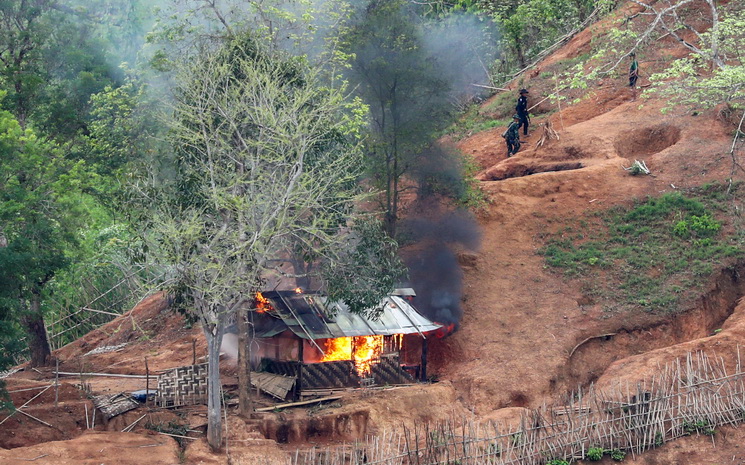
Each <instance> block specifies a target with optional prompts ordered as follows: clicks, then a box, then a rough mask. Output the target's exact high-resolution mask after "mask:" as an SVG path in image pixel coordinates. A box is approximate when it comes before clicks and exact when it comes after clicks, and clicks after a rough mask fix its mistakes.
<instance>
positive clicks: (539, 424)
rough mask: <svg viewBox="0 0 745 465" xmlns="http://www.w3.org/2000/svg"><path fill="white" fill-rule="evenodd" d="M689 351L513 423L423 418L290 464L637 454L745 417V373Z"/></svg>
mask: <svg viewBox="0 0 745 465" xmlns="http://www.w3.org/2000/svg"><path fill="white" fill-rule="evenodd" d="M730 371H732V373H728V370H727V368H726V367H725V364H724V362H723V361H722V360H721V359H716V358H714V359H712V358H710V357H708V356H707V355H706V354H704V353H702V352H696V353H689V354H688V355H687V356H686V357H684V358H682V359H678V360H676V361H675V362H674V363H671V364H669V365H667V366H665V367H662V368H660V370H659V371H658V374H657V375H655V376H654V377H653V378H651V379H648V380H645V381H643V382H639V383H637V384H635V385H633V386H632V385H625V386H619V387H617V388H615V389H614V390H613V392H608V393H606V392H601V391H600V390H597V389H595V387H593V386H590V388H589V389H587V390H586V391H585V392H582V391H580V392H576V393H573V394H572V395H571V396H570V397H569V399H568V401H567V402H566V403H565V404H564V405H561V406H560V407H553V408H550V407H547V406H543V407H542V408H539V409H536V410H532V411H531V412H530V413H529V414H526V415H524V416H523V417H522V419H521V422H520V425H519V426H518V427H513V428H512V429H504V428H501V427H500V425H498V424H495V423H490V424H480V423H477V422H476V421H474V420H472V419H471V420H462V421H447V422H443V423H439V424H436V425H429V424H423V425H417V426H415V427H413V428H404V429H402V430H400V431H394V432H385V433H383V434H381V435H378V436H370V437H368V438H367V439H366V440H364V441H361V442H358V443H355V444H348V445H344V446H338V447H333V448H325V449H319V448H314V449H308V450H302V451H301V450H298V451H296V452H295V454H294V455H293V457H292V458H291V460H290V463H291V465H362V464H367V465H456V464H457V465H477V464H478V465H481V464H488V465H542V464H545V463H547V462H549V461H551V460H554V459H559V460H566V461H572V460H579V459H583V458H585V457H586V455H587V452H588V450H589V449H590V448H601V449H603V450H604V451H617V453H619V454H623V453H630V454H638V453H640V452H643V451H645V450H647V449H650V448H653V447H657V446H660V445H662V444H663V443H665V442H667V441H670V440H673V439H676V438H679V437H682V436H687V435H691V434H708V435H713V434H714V431H715V428H717V427H719V426H723V425H733V424H737V423H740V422H742V421H744V420H745V373H743V371H742V365H741V363H740V353H739V348H738V351H737V358H736V366H735V368H734V370H730Z"/></svg>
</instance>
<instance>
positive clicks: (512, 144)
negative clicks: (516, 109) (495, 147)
mask: <svg viewBox="0 0 745 465" xmlns="http://www.w3.org/2000/svg"><path fill="white" fill-rule="evenodd" d="M521 124H522V122H521V119H520V116H519V115H515V116H513V117H512V123H511V124H510V126H509V127H508V128H507V130H506V131H505V132H504V134H502V137H504V140H505V141H507V157H508V158H509V157H511V156H512V155H514V154H516V153H517V151H518V150H520V125H521Z"/></svg>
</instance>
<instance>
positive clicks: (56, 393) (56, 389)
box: [54, 358, 59, 408]
mask: <svg viewBox="0 0 745 465" xmlns="http://www.w3.org/2000/svg"><path fill="white" fill-rule="evenodd" d="M54 360H55V367H56V368H55V372H54V408H57V406H58V401H59V358H55V359H54Z"/></svg>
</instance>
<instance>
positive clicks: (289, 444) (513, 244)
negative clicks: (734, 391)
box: [0, 7, 745, 465]
mask: <svg viewBox="0 0 745 465" xmlns="http://www.w3.org/2000/svg"><path fill="white" fill-rule="evenodd" d="M628 8H631V7H628ZM629 11H630V10H629ZM622 13H624V12H621V14H622ZM609 24H610V23H609V21H608V20H606V21H601V22H600V23H598V24H596V25H595V26H593V27H592V28H591V29H588V30H586V31H583V32H581V33H580V34H578V35H577V36H575V37H574V39H572V40H571V41H570V42H569V43H568V44H567V45H566V46H564V47H562V48H561V49H560V50H558V51H557V52H556V53H554V54H553V55H552V56H550V57H548V58H547V59H546V60H544V61H543V62H542V63H539V64H538V65H537V67H536V68H535V69H533V70H531V71H530V72H529V73H528V75H526V76H524V77H523V80H522V81H521V82H520V83H519V86H518V83H513V84H512V88H513V90H514V91H515V92H513V93H514V95H515V98H516V97H517V93H516V91H517V89H518V88H519V87H527V88H529V89H531V102H537V101H538V100H540V99H542V98H543V97H544V96H546V95H548V94H549V93H550V92H552V91H553V90H552V89H553V86H554V84H553V81H552V80H550V79H542V78H541V76H542V75H551V74H552V70H553V69H554V67H555V66H557V64H558V63H561V61H562V60H566V59H571V58H574V57H578V56H580V55H583V54H585V53H587V52H589V51H590V44H591V42H592V39H593V37H596V36H597V35H598V34H602V32H603V31H604V30H605V29H607V28H608V27H609ZM656 47H657V49H656V50H650V51H649V52H648V53H649V58H650V60H652V61H654V60H655V59H657V58H659V57H663V56H668V57H669V56H681V55H682V54H684V53H685V51H684V50H683V49H682V47H679V46H678V45H676V44H675V43H674V42H673V41H672V39H670V38H667V39H664V40H662V41H661V42H660V43H659V44H657V45H656ZM651 66H652V65H649V67H651ZM644 71H645V72H646V73H647V74H646V75H644V76H648V73H649V72H650V71H651V69H645V70H644ZM644 76H643V77H642V79H641V84H642V85H645V84H648V81H647V79H646V78H645V77H644ZM625 84H626V82H625V79H623V78H620V79H618V80H617V81H614V80H606V81H604V82H603V83H601V84H600V85H599V86H598V87H596V88H592V89H590V90H589V91H586V92H585V93H584V94H581V95H580V94H579V93H578V91H572V92H573V93H570V95H569V96H570V97H571V98H575V97H581V101H580V102H579V103H576V104H567V103H563V104H562V111H561V112H552V113H551V111H552V110H553V109H554V108H552V107H551V104H550V103H548V101H547V102H546V103H543V104H541V105H540V106H539V107H538V108H537V109H536V112H537V115H538V116H537V117H536V118H535V120H534V121H533V124H534V126H533V127H532V129H533V133H532V134H531V135H530V137H529V138H528V139H527V142H528V144H526V145H524V148H523V149H522V150H521V151H520V152H519V153H518V154H517V155H516V156H514V157H512V158H509V159H508V158H506V148H505V144H504V140H503V139H502V138H501V137H500V135H501V133H502V132H503V131H504V129H505V128H504V127H498V128H494V129H492V130H488V131H484V132H480V133H476V134H472V135H470V136H469V137H467V138H465V139H462V140H460V141H458V142H457V145H458V147H459V148H460V149H461V150H462V151H463V152H464V153H467V154H470V155H472V156H473V157H474V160H475V161H476V162H477V163H478V165H479V167H480V172H479V173H478V175H477V177H478V179H479V180H480V182H481V188H482V189H483V191H484V193H485V196H486V198H487V202H488V204H487V206H486V207H485V208H484V209H482V210H480V211H479V212H478V221H479V225H480V228H481V234H482V244H481V249H480V250H479V251H478V252H477V253H474V254H469V255H467V256H466V255H464V256H463V257H462V263H461V266H462V268H463V270H464V272H465V279H464V286H465V288H464V294H463V302H462V304H463V309H464V316H463V318H462V320H461V322H460V327H459V330H458V331H457V332H455V333H454V334H452V335H451V336H449V337H446V338H444V339H438V340H433V342H432V343H431V344H430V354H429V364H430V370H431V372H433V373H436V374H437V376H438V378H439V382H437V383H434V384H431V385H416V386H411V387H401V388H395V389H390V390H383V391H381V392H376V393H373V394H369V393H364V394H362V393H352V394H349V395H345V397H343V398H342V399H340V400H339V401H334V402H332V403H330V404H328V405H326V406H323V407H318V408H307V409H292V410H291V409H288V410H285V411H283V412H269V413H266V414H263V415H261V417H260V418H257V419H254V420H250V421H245V422H244V421H243V420H240V419H238V417H237V415H236V414H235V412H234V411H232V410H231V411H230V413H229V419H228V421H229V422H230V424H231V430H232V431H235V433H232V432H231V438H232V439H229V442H228V445H229V449H230V451H231V455H232V461H231V462H230V463H245V464H249V463H258V464H263V463H283V461H284V460H285V459H286V458H287V457H288V454H289V453H290V452H292V451H293V450H295V448H297V447H305V446H308V445H319V444H320V445H323V444H332V443H338V442H341V441H353V440H355V439H361V438H363V437H364V436H365V435H369V434H376V433H380V432H381V431H383V430H388V429H391V428H395V427H398V426H400V425H401V424H403V423H409V424H411V423H421V422H426V421H438V420H443V419H446V418H450V417H451V416H456V417H461V418H462V417H464V416H466V415H474V416H475V417H476V418H477V419H479V420H486V419H499V420H502V421H504V422H506V423H515V422H517V420H518V418H519V415H520V413H522V412H523V411H524V408H532V407H537V406H539V405H541V404H543V403H549V404H550V403H554V402H559V401H560V400H561V399H562V398H563V397H564V396H565V395H566V394H567V392H569V391H571V390H572V389H574V388H576V387H577V385H578V384H582V385H587V384H589V383H591V382H597V383H598V385H599V386H601V387H609V386H613V385H614V383H617V382H619V381H621V380H622V381H623V382H624V383H625V382H634V381H635V380H641V379H643V378H645V377H647V376H649V375H650V374H652V373H653V372H654V370H655V369H656V367H657V366H658V365H664V364H665V363H667V362H669V361H672V360H674V359H675V358H676V357H679V356H683V355H685V353H687V352H688V351H691V350H704V351H707V352H708V353H711V354H712V355H714V354H716V355H717V356H721V357H723V358H724V360H725V363H729V364H732V363H733V361H734V360H735V358H736V356H737V347H738V345H739V344H742V343H743V341H744V340H745V304H740V305H738V301H739V299H740V298H741V297H742V296H743V295H745V282H741V280H740V279H739V275H740V273H739V271H740V270H745V268H743V265H744V264H743V263H735V264H728V265H727V266H724V265H725V264H723V265H722V267H721V268H722V269H721V270H716V272H715V273H714V274H713V275H712V276H711V277H708V278H702V279H706V280H707V281H706V290H705V292H704V293H703V294H702V295H701V297H700V298H699V299H697V300H696V301H693V302H688V305H687V308H685V309H681V310H682V311H681V312H679V313H676V314H674V315H671V314H652V313H633V314H632V313H614V312H606V311H604V310H603V308H602V306H601V305H600V304H599V303H598V302H596V300H595V299H594V298H593V297H592V296H589V295H586V293H585V292H583V289H582V286H581V285H580V283H579V282H578V281H572V280H568V279H566V278H564V277H563V276H561V275H560V274H558V273H556V272H554V271H552V270H551V269H549V268H547V266H546V264H545V260H544V258H543V257H542V256H540V255H538V254H537V251H538V249H539V248H540V247H541V246H542V245H543V244H542V242H541V241H540V239H539V238H540V237H541V235H542V234H544V233H546V232H547V231H550V232H554V231H556V230H557V229H558V228H560V227H561V226H562V225H564V224H566V222H567V221H572V220H573V219H578V218H580V217H582V216H583V215H585V214H587V213H590V212H593V211H600V210H605V209H608V208H610V207H612V206H616V205H630V204H631V203H632V202H633V201H634V200H635V199H639V198H644V197H645V196H658V195H660V194H662V193H666V192H672V191H678V190H681V189H685V188H689V187H694V186H700V185H702V184H704V183H707V182H711V181H723V180H725V179H727V178H729V177H730V170H731V159H730V158H729V155H728V152H729V148H730V144H731V134H732V128H731V126H730V125H729V123H728V122H726V121H722V120H721V119H720V118H718V116H717V112H716V111H715V110H711V111H706V112H703V113H700V114H698V115H697V116H692V115H690V114H688V113H685V112H683V111H677V112H676V111H674V112H672V113H669V114H663V113H662V112H661V109H662V107H663V106H664V105H665V104H666V102H664V101H661V100H659V99H655V98H652V99H649V100H645V99H641V98H639V99H637V100H636V101H632V100H631V94H630V91H629V89H628V88H626V87H625ZM499 98H504V97H501V96H500V95H497V96H495V97H493V99H492V100H490V101H487V102H485V103H484V105H483V109H484V111H485V112H486V111H487V109H488V108H490V105H491V104H492V103H493V101H494V100H495V99H499ZM568 101H571V99H569V100H568ZM547 121H550V122H551V124H552V125H553V128H554V129H556V130H557V131H558V132H559V135H560V138H559V139H558V140H550V141H549V142H547V143H546V144H545V145H543V146H542V147H539V148H537V149H536V148H535V147H536V143H537V141H538V139H539V137H540V133H539V129H538V126H537V125H538V124H541V123H546V122H547ZM635 159H639V160H642V159H643V160H644V161H645V162H646V164H647V166H648V167H649V168H650V170H651V171H652V173H653V174H654V176H630V175H629V173H628V172H627V171H625V170H624V169H622V167H623V166H626V167H628V166H630V165H631V164H632V163H633V162H634V160H635ZM719 329H721V331H717V332H716V334H715V335H712V334H713V332H714V331H715V330H719ZM610 334H612V336H608V337H603V338H598V337H597V336H601V335H610ZM195 340H196V341H197V342H196V346H195V347H196V357H197V358H198V359H199V358H202V357H203V356H204V354H205V343H204V338H203V337H202V335H201V331H200V330H199V329H198V328H192V329H186V328H185V321H184V319H183V318H182V317H181V316H179V315H177V314H176V313H174V312H172V311H170V310H168V303H167V301H166V299H165V298H164V296H163V295H154V296H150V297H148V298H146V299H144V300H143V301H142V302H141V303H140V304H139V305H138V306H137V307H136V308H135V309H133V310H132V311H131V312H129V313H127V314H125V315H123V316H121V317H118V318H117V319H115V320H114V321H112V322H110V323H108V324H107V325H105V326H103V327H101V328H99V329H97V330H96V331H93V332H91V333H90V334H88V335H87V336H85V337H84V338H82V339H80V340H78V341H75V342H74V343H72V344H69V345H68V346H66V347H64V348H62V349H60V350H59V351H57V352H56V353H55V355H56V356H57V357H59V359H60V360H61V366H60V369H61V370H62V371H69V372H80V371H86V372H108V373H120V374H143V373H144V360H145V357H147V360H148V365H149V368H150V370H151V371H159V370H164V369H167V368H171V367H176V366H181V365H188V364H191V363H192V358H193V356H194V354H193V353H192V348H193V347H194V346H193V344H194V342H193V341H195ZM120 344H126V345H123V346H121V347H120V348H118V349H116V350H115V351H112V352H106V353H100V354H89V352H90V351H92V350H94V349H97V348H101V347H106V346H117V345H120ZM225 368H226V375H225V376H224V380H223V381H224V382H225V383H226V385H227V386H228V389H229V388H230V387H231V385H232V384H234V383H235V380H234V379H233V378H231V376H230V375H231V372H230V370H229V368H228V366H227V365H226V367H225ZM52 378H53V377H52V375H51V370H49V369H47V370H41V371H40V372H35V371H31V370H25V371H22V372H19V373H16V374H14V375H13V376H12V377H11V378H9V380H8V389H9V390H11V391H12V390H18V391H19V392H17V393H15V394H13V395H14V398H13V400H14V402H15V403H16V405H18V403H19V402H20V403H23V402H25V401H27V400H29V399H30V398H31V397H33V395H34V392H38V391H34V392H32V391H21V390H22V389H28V388H32V387H38V386H39V385H41V383H46V384H48V383H49V381H50V380H51V379H52ZM77 382H78V381H77V380H76V379H75V378H74V377H70V378H66V379H65V383H66V384H65V388H64V389H63V390H62V393H63V396H62V397H61V398H60V399H59V401H60V407H58V408H57V409H55V408H54V407H53V403H54V398H53V396H52V397H51V398H50V397H49V394H50V393H51V392H52V391H47V392H46V393H45V394H44V396H42V397H40V398H39V399H38V401H35V402H34V404H32V405H37V407H35V410H33V411H32V410H29V413H32V414H33V415H36V416H38V417H39V418H40V419H41V420H44V421H47V422H48V423H50V424H52V425H55V426H54V427H51V428H50V427H48V426H44V425H43V424H40V423H38V422H35V421H33V420H32V419H29V418H15V417H14V418H13V419H11V420H8V422H6V423H5V424H3V425H2V426H0V433H1V434H0V437H2V438H3V439H2V440H1V442H0V447H2V448H5V449H8V450H2V449H0V463H1V464H6V463H8V464H15V463H29V462H28V461H27V460H30V459H34V458H35V457H40V458H39V459H38V460H36V461H35V462H33V463H45V464H46V463H48V464H52V463H54V464H68V463H69V464H72V463H76V464H77V463H91V464H94V463H95V464H99V463H106V464H119V465H125V464H140V463H194V464H197V463H204V464H208V463H209V464H212V463H215V464H218V463H219V464H227V463H228V459H227V457H226V455H225V454H222V455H219V454H211V453H210V452H208V450H207V446H206V444H205V442H204V440H203V439H201V440H194V441H191V442H190V445H188V446H186V447H185V448H184V449H179V447H178V445H177V444H176V443H175V442H174V441H173V440H171V439H170V438H167V437H166V436H163V435H158V434H156V433H154V432H153V431H151V430H149V429H146V428H145V427H144V425H138V426H137V428H135V429H134V432H133V433H120V432H119V431H121V430H122V429H123V428H124V427H125V426H127V425H129V424H130V423H132V422H133V421H135V420H136V419H137V418H138V417H139V416H140V415H143V414H145V413H146V410H145V409H144V408H141V409H138V410H135V411H132V412H128V413H127V414H126V415H122V418H121V419H120V420H117V421H118V423H114V422H112V424H111V425H105V426H104V425H98V426H97V428H96V430H97V431H95V432H89V431H88V430H87V427H86V424H85V419H84V418H85V417H84V413H82V412H81V409H84V407H83V403H84V402H86V400H85V395H84V394H82V391H80V390H78V389H77V388H76V387H75V386H74V384H76V383H77ZM86 382H88V383H90V384H91V386H92V389H93V391H94V393H115V392H120V391H122V390H132V389H141V388H144V380H140V379H128V378H90V379H87V380H86ZM27 393H31V395H27ZM266 402H267V403H268V401H266ZM34 412H36V413H34ZM18 417H20V415H18ZM186 417H187V418H186V421H187V422H188V424H189V425H190V427H191V428H193V429H195V430H199V429H200V428H203V426H204V418H203V417H202V416H201V412H199V411H195V412H192V413H191V414H189V415H186ZM81 418H82V420H81ZM175 418H176V414H175V413H172V412H167V413H163V414H162V416H160V417H157V416H156V417H155V418H153V419H152V423H157V422H168V421H171V420H173V419H175ZM143 423H144V421H143ZM259 431H262V432H264V434H265V436H266V438H265V437H264V436H261V434H259ZM64 440H67V441H64ZM275 440H278V442H280V443H282V444H278V443H277V442H275ZM50 441H54V442H50ZM155 441H157V442H158V443H157V446H156V445H153V444H155ZM742 444H745V431H744V429H743V428H729V427H728V428H723V429H722V430H721V434H720V433H719V432H718V433H717V436H716V438H715V445H716V446H717V447H716V448H714V447H712V439H711V438H708V437H689V438H684V439H681V440H678V441H674V442H671V443H668V444H665V445H664V446H663V447H660V448H658V449H656V450H654V451H652V452H650V453H649V454H644V456H641V457H631V456H629V457H628V458H627V459H626V463H631V464H635V465H637V464H638V465H654V464H658V463H659V464H662V463H665V464H693V463H696V464H722V463H725V462H726V463H733V464H744V463H745V450H743V446H742ZM102 448H109V449H108V452H109V454H108V456H109V458H107V459H106V460H105V461H104V458H103V456H102V455H101V452H100V451H101V450H103V449H102ZM45 454H46V455H45ZM150 454H152V455H150ZM42 455H44V457H41V456H42ZM169 457H170V458H169ZM169 460H170V462H169ZM601 463H611V462H610V459H605V462H601Z"/></svg>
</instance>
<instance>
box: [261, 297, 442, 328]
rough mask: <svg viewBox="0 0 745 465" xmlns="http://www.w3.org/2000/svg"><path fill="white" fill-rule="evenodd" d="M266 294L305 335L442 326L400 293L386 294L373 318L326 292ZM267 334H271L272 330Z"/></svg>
mask: <svg viewBox="0 0 745 465" xmlns="http://www.w3.org/2000/svg"><path fill="white" fill-rule="evenodd" d="M263 295H264V297H266V298H267V299H268V300H269V301H270V303H271V305H272V307H273V309H272V312H271V313H272V314H273V315H274V316H276V317H278V318H280V319H281V320H282V321H283V322H284V323H285V324H286V325H287V327H288V328H289V329H290V330H292V332H293V333H295V334H296V335H297V336H299V337H301V338H303V339H327V338H337V337H352V336H373V335H385V336H389V335H392V334H416V333H426V332H429V331H433V330H436V329H438V328H440V327H441V325H439V324H437V323H433V322H431V321H430V320H429V319H427V318H425V317H424V316H422V315H421V314H420V313H419V312H417V311H416V309H414V307H412V306H411V304H410V303H408V302H407V301H406V300H404V299H402V298H401V297H397V296H389V297H386V298H384V299H383V301H382V302H381V304H382V306H383V309H382V312H381V313H380V315H379V317H378V318H376V319H372V318H365V317H363V316H361V315H358V314H355V313H352V312H350V311H349V308H348V307H347V306H346V305H345V304H344V303H342V302H331V303H329V302H328V299H327V298H326V297H325V296H322V295H319V294H311V293H309V294H297V293H295V292H294V291H272V292H265V293H263ZM274 331H276V329H275V330H274ZM274 331H271V332H274ZM257 336H259V334H257ZM259 337H262V336H259ZM263 337H269V334H266V335H263Z"/></svg>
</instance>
